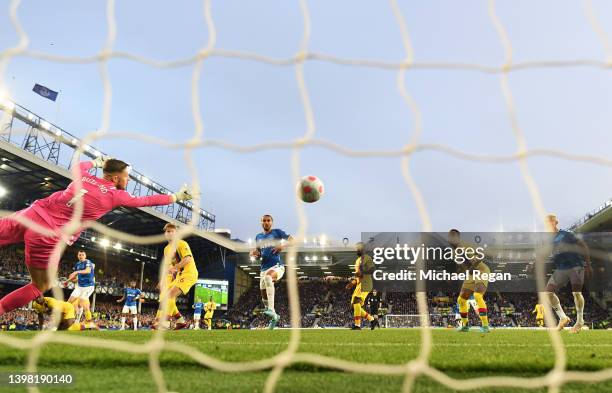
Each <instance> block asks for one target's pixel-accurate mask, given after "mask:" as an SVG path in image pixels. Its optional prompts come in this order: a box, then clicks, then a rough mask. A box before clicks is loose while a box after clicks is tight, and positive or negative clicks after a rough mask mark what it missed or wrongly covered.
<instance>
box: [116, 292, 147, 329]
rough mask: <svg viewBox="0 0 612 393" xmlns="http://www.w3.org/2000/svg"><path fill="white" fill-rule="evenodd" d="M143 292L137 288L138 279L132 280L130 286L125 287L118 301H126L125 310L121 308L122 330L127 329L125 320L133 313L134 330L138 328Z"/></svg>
mask: <svg viewBox="0 0 612 393" xmlns="http://www.w3.org/2000/svg"><path fill="white" fill-rule="evenodd" d="M141 294H142V292H141V291H140V289H138V288H136V281H134V280H132V281H130V286H129V287H125V288H124V289H123V296H121V298H120V299H119V300H117V303H121V302H123V301H125V304H124V305H123V310H121V330H125V320H126V319H127V316H128V315H130V314H132V315H133V317H132V322H133V323H134V330H138V302H139V301H140V299H141V297H140V296H141Z"/></svg>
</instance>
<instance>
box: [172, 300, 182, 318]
mask: <svg viewBox="0 0 612 393" xmlns="http://www.w3.org/2000/svg"><path fill="white" fill-rule="evenodd" d="M170 307H171V308H170V315H176V314H179V315H181V313H180V312H179V309H178V307H176V299H174V300H173V301H172V303H170Z"/></svg>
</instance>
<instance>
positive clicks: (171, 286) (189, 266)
mask: <svg viewBox="0 0 612 393" xmlns="http://www.w3.org/2000/svg"><path fill="white" fill-rule="evenodd" d="M176 230H177V227H176V225H174V224H171V223H168V224H166V225H165V226H164V235H165V237H166V240H168V245H167V246H166V247H165V248H164V263H165V264H166V265H165V266H164V271H165V277H164V279H165V280H166V283H167V286H166V291H165V293H160V302H161V300H162V299H163V297H167V298H168V301H167V311H166V315H167V316H168V319H172V318H174V319H176V324H175V327H174V329H175V330H179V329H183V328H185V327H187V322H186V321H185V318H183V316H182V315H181V313H180V312H179V310H178V308H177V307H176V298H177V297H179V296H181V295H187V294H188V293H189V290H190V289H191V287H192V286H194V285H195V283H196V281H198V269H197V267H196V264H195V260H194V259H193V254H192V252H191V248H190V247H189V244H187V242H186V241H185V240H179V239H176V238H175V237H176ZM170 277H174V278H173V279H172V281H170ZM162 296H163V297H162ZM160 306H161V303H160ZM161 312H162V310H161V309H160V310H159V311H158V313H157V315H158V317H159V316H161Z"/></svg>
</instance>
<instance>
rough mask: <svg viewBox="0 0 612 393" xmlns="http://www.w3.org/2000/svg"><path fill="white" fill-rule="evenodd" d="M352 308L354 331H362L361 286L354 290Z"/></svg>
mask: <svg viewBox="0 0 612 393" xmlns="http://www.w3.org/2000/svg"><path fill="white" fill-rule="evenodd" d="M351 307H352V308H353V326H352V327H351V329H352V330H360V329H361V288H360V286H359V285H357V286H356V287H355V289H354V290H353V294H352V295H351Z"/></svg>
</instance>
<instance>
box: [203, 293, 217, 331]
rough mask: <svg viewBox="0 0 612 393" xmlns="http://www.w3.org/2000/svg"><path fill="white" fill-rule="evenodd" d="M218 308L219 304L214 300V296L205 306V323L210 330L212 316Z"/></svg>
mask: <svg viewBox="0 0 612 393" xmlns="http://www.w3.org/2000/svg"><path fill="white" fill-rule="evenodd" d="M216 309H217V304H216V303H215V301H214V300H213V298H212V296H211V297H210V299H208V303H206V306H204V323H205V324H206V326H207V327H208V330H212V318H213V313H214V312H215V310H216Z"/></svg>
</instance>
